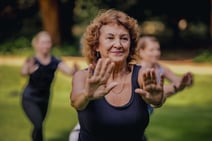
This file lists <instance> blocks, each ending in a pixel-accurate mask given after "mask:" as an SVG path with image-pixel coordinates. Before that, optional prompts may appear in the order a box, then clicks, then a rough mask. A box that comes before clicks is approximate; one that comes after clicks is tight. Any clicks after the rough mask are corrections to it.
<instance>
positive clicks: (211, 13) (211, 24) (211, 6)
mask: <svg viewBox="0 0 212 141" xmlns="http://www.w3.org/2000/svg"><path fill="white" fill-rule="evenodd" d="M210 38H211V40H212V0H210Z"/></svg>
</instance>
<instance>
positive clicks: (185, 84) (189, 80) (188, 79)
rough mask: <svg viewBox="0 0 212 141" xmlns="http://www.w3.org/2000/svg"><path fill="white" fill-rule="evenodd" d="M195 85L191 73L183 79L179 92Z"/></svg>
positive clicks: (178, 86) (178, 87) (178, 88)
mask: <svg viewBox="0 0 212 141" xmlns="http://www.w3.org/2000/svg"><path fill="white" fill-rule="evenodd" d="M192 84H193V75H192V73H190V72H187V73H186V74H184V75H183V76H182V78H181V81H180V83H179V84H178V85H176V87H177V91H180V90H183V89H184V88H185V87H190V86H191V85H192Z"/></svg>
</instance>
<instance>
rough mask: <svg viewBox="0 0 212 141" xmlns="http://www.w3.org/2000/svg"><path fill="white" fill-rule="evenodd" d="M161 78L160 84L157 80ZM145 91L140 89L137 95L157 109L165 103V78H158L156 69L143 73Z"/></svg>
mask: <svg viewBox="0 0 212 141" xmlns="http://www.w3.org/2000/svg"><path fill="white" fill-rule="evenodd" d="M158 77H160V82H158V81H157V80H158V79H157V78H158ZM142 83H143V89H142V88H138V89H136V90H135V92H136V93H138V94H139V95H141V97H142V98H143V99H144V101H146V102H147V103H148V104H152V105H153V106H155V107H160V106H161V105H162V104H163V102H164V91H163V85H164V78H163V76H157V75H156V72H155V70H154V69H149V70H144V71H143V72H142Z"/></svg>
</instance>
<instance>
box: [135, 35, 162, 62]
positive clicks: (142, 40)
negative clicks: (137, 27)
mask: <svg viewBox="0 0 212 141" xmlns="http://www.w3.org/2000/svg"><path fill="white" fill-rule="evenodd" d="M148 41H151V42H158V43H159V40H158V39H157V38H156V37H155V36H152V35H144V36H141V37H140V38H139V39H138V43H137V46H136V49H135V52H136V58H137V59H139V58H140V54H139V52H140V49H145V48H146V46H147V42H148Z"/></svg>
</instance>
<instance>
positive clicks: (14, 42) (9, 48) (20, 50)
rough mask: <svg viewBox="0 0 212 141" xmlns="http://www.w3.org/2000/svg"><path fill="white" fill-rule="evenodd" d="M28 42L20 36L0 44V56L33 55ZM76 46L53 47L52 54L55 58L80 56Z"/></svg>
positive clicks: (65, 44)
mask: <svg viewBox="0 0 212 141" xmlns="http://www.w3.org/2000/svg"><path fill="white" fill-rule="evenodd" d="M30 40H31V39H29V38H26V37H24V36H22V37H19V38H16V39H11V40H9V41H5V42H4V43H1V44H0V54H1V55H7V54H10V55H11V54H12V55H21V56H30V55H32V54H34V51H33V48H32V46H31V41H30ZM78 46H79V45H78V44H70V43H63V44H61V45H60V46H59V47H53V49H52V52H53V54H54V55H56V56H80V48H78Z"/></svg>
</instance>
